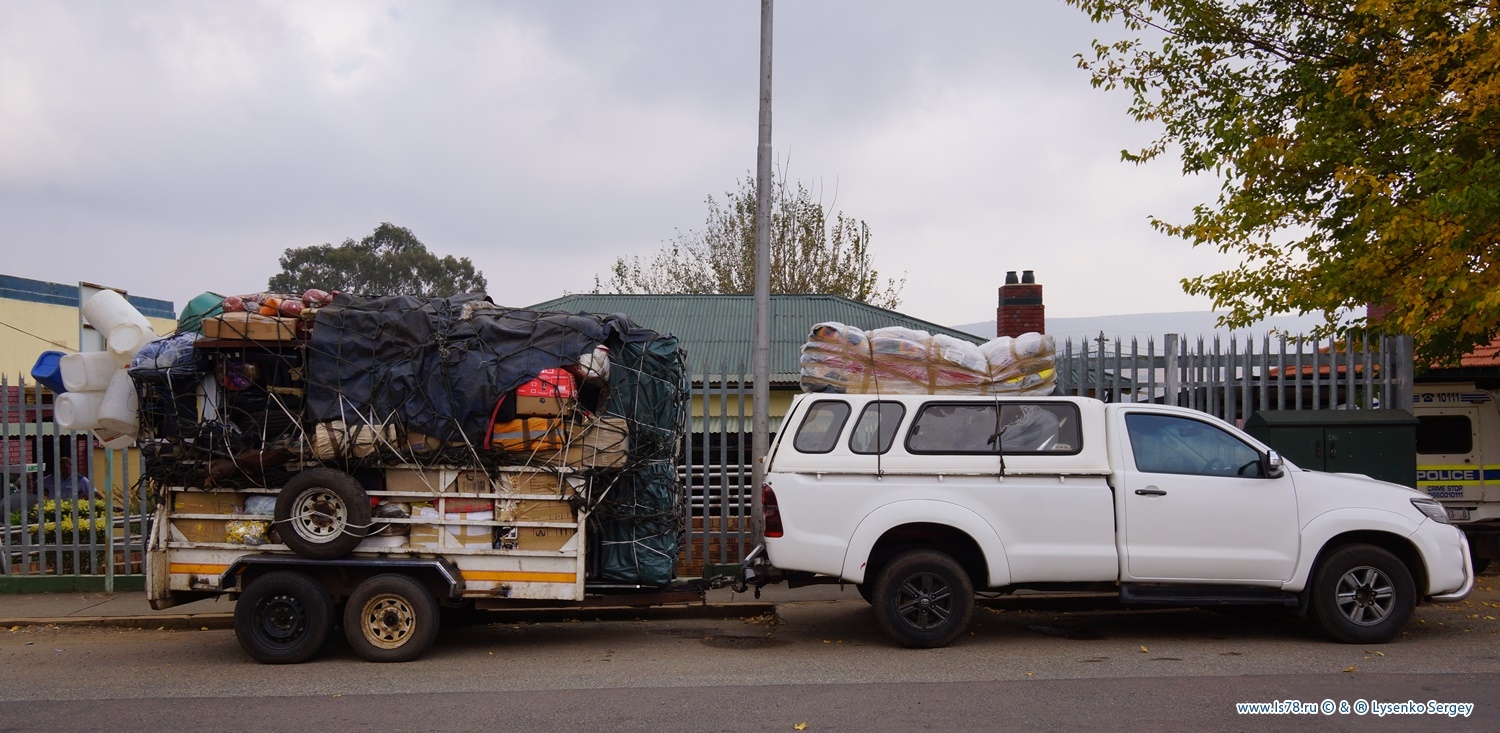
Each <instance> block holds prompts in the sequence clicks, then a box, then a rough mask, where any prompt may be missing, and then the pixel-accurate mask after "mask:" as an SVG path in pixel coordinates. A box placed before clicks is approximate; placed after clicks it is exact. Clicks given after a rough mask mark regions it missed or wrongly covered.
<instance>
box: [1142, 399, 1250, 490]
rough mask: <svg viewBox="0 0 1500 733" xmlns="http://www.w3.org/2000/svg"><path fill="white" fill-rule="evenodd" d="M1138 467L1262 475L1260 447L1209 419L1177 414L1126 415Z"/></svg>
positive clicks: (1151, 470)
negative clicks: (1255, 446) (1216, 425)
mask: <svg viewBox="0 0 1500 733" xmlns="http://www.w3.org/2000/svg"><path fill="white" fill-rule="evenodd" d="M1125 427H1126V431H1127V432H1128V433H1129V434H1130V450H1131V453H1132V454H1134V456H1135V467H1136V470H1139V471H1142V472H1145V473H1181V474H1190V475H1194V476H1240V477H1259V476H1260V475H1261V460H1260V459H1261V456H1260V451H1258V450H1256V449H1255V448H1253V447H1251V446H1249V445H1247V444H1246V443H1245V442H1244V441H1241V440H1240V439H1239V438H1236V437H1234V436H1233V435H1230V434H1229V433H1226V432H1224V431H1223V430H1221V429H1219V428H1218V427H1215V426H1214V425H1210V424H1209V423H1206V422H1200V421H1198V420H1192V419H1189V418H1185V417H1177V416H1175V415H1148V414H1145V413H1131V414H1128V415H1126V416H1125Z"/></svg>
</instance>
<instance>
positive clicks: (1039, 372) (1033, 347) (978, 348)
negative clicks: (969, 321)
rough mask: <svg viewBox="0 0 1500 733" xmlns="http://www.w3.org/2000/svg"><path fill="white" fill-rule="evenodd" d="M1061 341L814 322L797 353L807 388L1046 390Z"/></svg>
mask: <svg viewBox="0 0 1500 733" xmlns="http://www.w3.org/2000/svg"><path fill="white" fill-rule="evenodd" d="M1056 350H1057V347H1056V343H1055V342H1054V341H1053V339H1052V337H1051V336H1046V335H1043V334H1039V333H1026V334H1022V335H1020V336H1018V337H1016V338H1010V337H1008V336H1002V337H1000V338H997V339H993V340H991V341H988V342H985V343H983V344H978V345H976V344H972V343H970V342H968V341H964V340H962V339H957V338H954V337H952V336H948V335H946V334H937V335H933V334H929V333H927V332H926V331H916V330H913V329H910V328H902V327H899V326H890V327H887V328H877V329H874V330H871V331H862V330H860V329H858V328H855V327H853V326H846V325H844V324H842V323H835V322H828V323H819V324H817V325H815V326H813V327H812V331H811V332H810V333H809V334H808V336H807V342H806V343H804V344H803V345H802V354H801V357H800V365H801V380H800V381H801V386H802V391H804V392H836V393H884V394H985V395H989V394H996V395H1045V394H1051V393H1052V391H1053V389H1054V388H1055V387H1056V384H1057V371H1056V366H1055V361H1054V355H1055V353H1056Z"/></svg>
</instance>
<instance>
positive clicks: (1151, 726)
mask: <svg viewBox="0 0 1500 733" xmlns="http://www.w3.org/2000/svg"><path fill="white" fill-rule="evenodd" d="M1484 580H1485V581H1487V582H1485V583H1483V584H1482V586H1481V590H1479V591H1477V592H1476V593H1475V595H1474V596H1473V597H1471V598H1470V599H1469V600H1468V601H1466V602H1465V603H1462V604H1455V605H1452V606H1439V607H1433V606H1426V607H1422V608H1420V609H1418V615H1417V619H1416V620H1415V621H1414V622H1413V623H1412V625H1411V626H1410V627H1409V629H1408V632H1407V633H1406V634H1405V635H1404V636H1403V637H1402V638H1401V639H1399V640H1397V641H1395V642H1393V643H1390V644H1386V645H1380V646H1358V645H1355V646H1351V645H1344V644H1337V643H1333V642H1330V641H1327V640H1325V639H1324V638H1323V637H1321V636H1320V635H1319V634H1318V633H1317V632H1316V631H1315V630H1314V629H1313V628H1312V627H1311V626H1310V625H1307V624H1300V623H1292V622H1249V621H1243V620H1239V619H1235V618H1231V617H1228V616H1225V615H1222V614H1218V613H1213V612H1209V611H1200V610H1180V611H1178V610H1174V611H1139V610H1134V611H1128V610H1122V609H1119V608H1116V607H1111V606H1109V605H1107V604H1106V605H1104V606H1102V607H1100V608H1099V609H1097V610H1089V611H1074V612H1056V611H1036V610H1029V611H1028V610H1018V609H1017V608H1015V607H1008V608H1003V609H984V610H981V611H979V612H978V613H977V614H976V624H975V626H974V628H973V629H972V634H971V635H968V636H965V637H964V638H962V639H961V640H960V642H959V643H957V644H955V645H954V646H952V647H949V648H946V649H935V650H921V651H918V650H904V649H898V648H895V647H893V646H892V645H890V644H889V643H888V642H887V641H886V640H885V639H884V637H882V636H881V634H880V632H879V631H878V629H877V628H876V626H875V623H874V621H873V619H872V618H871V616H870V611H869V609H868V607H866V606H865V605H864V604H863V603H862V602H860V601H857V600H843V601H826V602H811V603H792V604H783V605H782V606H781V607H780V609H779V616H778V617H774V618H773V617H763V618H758V619H694V620H672V621H652V620H647V621H611V622H588V621H582V622H573V623H546V624H506V625H487V626H474V627H467V628H460V629H450V630H446V631H445V632H444V633H443V635H442V636H441V637H440V638H439V641H438V645H437V646H436V647H435V648H434V649H433V650H432V651H431V652H429V653H428V654H427V655H426V656H424V657H423V658H422V659H419V660H417V661H415V662H412V663H408V664H401V665H377V664H369V663H366V662H363V661H361V660H359V659H357V658H356V657H354V656H353V654H352V653H350V651H349V650H348V648H347V647H346V646H345V645H344V644H343V642H342V641H335V642H333V643H331V644H330V647H329V649H328V650H327V651H326V652H325V654H324V655H322V656H321V657H319V658H318V659H316V660H315V661H313V662H310V663H307V664H303V665H297V666H290V667H269V666H262V665H257V664H255V663H253V662H251V661H249V659H248V658H247V657H246V656H245V655H244V653H243V652H241V651H240V649H239V647H238V645H237V644H236V643H235V640H234V635H233V632H231V631H219V630H211V631H167V630H160V631H158V630H153V629H140V630H131V629H47V628H23V629H16V630H6V631H0V731H7V730H43V729H46V730H56V731H66V730H102V729H114V730H145V729H151V730H213V731H237V730H244V731H283V730H284V731H298V730H309V731H322V732H324V733H326V732H327V731H332V730H382V731H404V730H423V731H427V730H485V731H532V730H535V731H549V730H574V731H576V730H587V731H596V730H597V731H614V730H619V731H678V730H683V731H700V730H702V731H715V730H722V731H793V730H798V728H797V727H796V726H798V725H799V724H805V728H803V729H802V730H807V731H872V730H903V731H905V730H944V731H948V730H986V731H988V730H1028V731H1031V730H1038V731H1046V730H1058V731H1069V730H1081V729H1085V728H1087V729H1093V730H1110V731H1134V730H1141V731H1148V730H1149V731H1174V730H1182V731H1195V732H1200V731H1216V730H1252V731H1256V730H1268V731H1269V730H1287V729H1292V728H1294V727H1295V728H1296V729H1299V730H1314V731H1323V730H1327V731H1340V730H1347V731H1386V730H1403V731H1405V730H1424V731H1496V730H1500V700H1497V699H1496V698H1497V696H1496V690H1500V621H1497V620H1496V617H1500V594H1497V593H1496V592H1495V590H1494V589H1493V587H1494V586H1495V585H1500V584H1497V583H1496V582H1495V581H1496V580H1497V579H1496V577H1495V576H1493V575H1491V576H1487V577H1486V578H1484ZM1288 700H1294V701H1301V702H1305V703H1310V704H1312V705H1319V704H1321V703H1322V702H1323V701H1324V700H1331V701H1333V705H1334V706H1335V711H1334V713H1333V714H1331V715H1324V714H1322V713H1321V712H1318V713H1313V714H1307V715H1286V714H1280V715H1241V714H1238V713H1237V712H1236V703H1269V702H1273V701H1288ZM1371 700H1373V701H1375V702H1376V703H1377V704H1388V703H1408V702H1415V703H1418V706H1419V707H1420V708H1421V710H1420V711H1419V712H1416V713H1413V714H1395V713H1396V712H1404V711H1397V710H1395V709H1389V708H1380V707H1377V708H1376V709H1375V710H1373V711H1370V710H1367V711H1366V714H1364V715H1358V714H1357V709H1358V708H1359V707H1360V706H1362V705H1365V704H1368V701H1371ZM1429 701H1435V702H1438V703H1472V704H1474V706H1475V707H1474V708H1473V710H1472V711H1471V712H1470V713H1469V715H1468V716H1467V717H1464V716H1462V715H1459V716H1457V717H1449V716H1447V715H1443V714H1432V713H1430V712H1429V711H1428V709H1427V703H1428V702H1429ZM1344 702H1347V703H1349V704H1350V711H1349V712H1347V713H1344V712H1340V711H1339V710H1338V709H1337V708H1338V706H1339V704H1340V703H1344ZM1379 713H1385V714H1379Z"/></svg>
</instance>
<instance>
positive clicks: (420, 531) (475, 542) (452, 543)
mask: <svg viewBox="0 0 1500 733" xmlns="http://www.w3.org/2000/svg"><path fill="white" fill-rule="evenodd" d="M450 526H451V525H438V524H418V525H416V526H414V527H412V530H411V535H410V537H408V540H407V541H408V544H410V546H412V547H415V548H418V549H422V550H444V549H468V550H489V549H493V547H494V543H495V534H494V531H493V530H494V529H495V528H494V527H458V526H452V529H467V530H483V531H482V532H478V533H471V534H455V533H453V532H451V531H449V527H450Z"/></svg>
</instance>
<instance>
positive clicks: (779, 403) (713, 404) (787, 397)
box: [692, 388, 801, 431]
mask: <svg viewBox="0 0 1500 733" xmlns="http://www.w3.org/2000/svg"><path fill="white" fill-rule="evenodd" d="M799 394H801V392H800V391H797V390H785V389H773V390H771V395H770V397H771V400H770V405H769V410H768V413H767V414H768V416H769V417H770V418H772V430H773V431H774V430H775V420H777V419H779V418H782V417H785V416H786V413H787V410H790V409H792V398H793V397H795V396H797V395H799ZM703 397H704V396H703V395H702V394H700V393H698V392H697V391H694V392H693V400H692V409H693V412H692V415H693V417H695V418H702V417H703V416H705V415H707V416H708V417H710V418H715V417H719V416H720V413H721V408H722V413H723V414H724V415H727V416H728V417H729V418H730V419H731V420H734V419H738V418H739V416H740V403H739V401H738V400H737V399H736V397H735V395H734V394H732V393H731V394H730V395H729V399H728V400H726V401H725V404H723V405H721V404H720V400H719V396H718V395H717V394H710V395H708V400H707V401H708V404H707V405H704V399H703ZM744 414H745V422H746V423H747V425H746V426H745V430H746V431H748V430H749V429H750V428H749V425H748V423H749V422H750V419H751V417H752V416H753V415H754V414H755V406H754V404H753V401H752V400H751V391H750V389H748V388H747V389H746V390H745V402H744Z"/></svg>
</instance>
